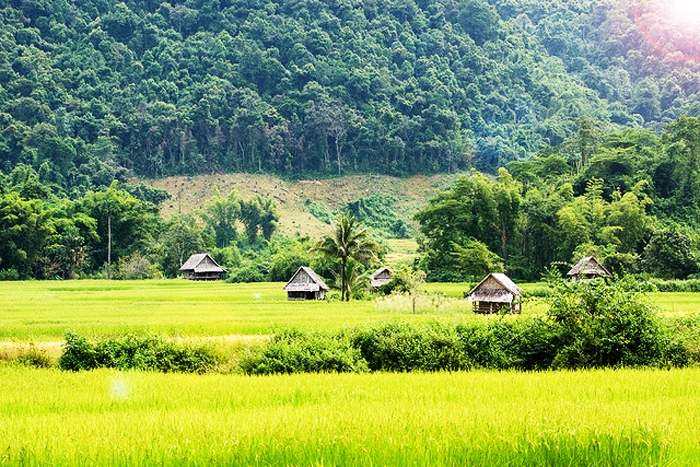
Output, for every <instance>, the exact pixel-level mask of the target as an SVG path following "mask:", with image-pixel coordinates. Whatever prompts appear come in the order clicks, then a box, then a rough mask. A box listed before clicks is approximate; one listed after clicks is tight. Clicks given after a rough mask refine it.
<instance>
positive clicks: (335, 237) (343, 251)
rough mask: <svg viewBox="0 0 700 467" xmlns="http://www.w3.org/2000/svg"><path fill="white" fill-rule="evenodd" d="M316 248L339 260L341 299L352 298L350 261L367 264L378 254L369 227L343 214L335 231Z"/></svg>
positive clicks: (337, 222)
mask: <svg viewBox="0 0 700 467" xmlns="http://www.w3.org/2000/svg"><path fill="white" fill-rule="evenodd" d="M316 249H317V250H318V251H319V252H321V254H323V255H324V256H326V257H327V258H330V259H333V260H335V261H337V262H338V269H339V270H338V271H337V275H338V277H339V278H340V300H341V301H349V300H350V293H349V292H350V291H349V285H350V280H349V279H350V272H351V271H350V267H349V266H350V264H349V263H350V262H351V261H353V260H354V261H357V262H358V263H362V264H367V263H368V262H369V261H370V260H371V259H373V258H375V257H376V255H377V249H378V247H377V244H376V243H375V242H374V241H372V239H371V238H370V236H369V233H368V232H367V229H366V228H364V227H363V226H362V224H360V223H359V222H358V220H357V219H355V217H353V216H351V215H349V214H343V215H342V216H341V217H340V218H339V219H338V220H336V223H335V232H334V233H333V234H332V235H327V236H326V237H324V238H323V239H321V241H320V243H319V244H318V246H317V247H316Z"/></svg>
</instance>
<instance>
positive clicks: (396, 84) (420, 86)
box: [0, 0, 700, 189]
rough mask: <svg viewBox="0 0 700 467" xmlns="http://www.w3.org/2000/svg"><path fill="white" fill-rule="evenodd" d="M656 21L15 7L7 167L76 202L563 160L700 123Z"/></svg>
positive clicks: (51, 2)
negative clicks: (217, 180)
mask: <svg viewBox="0 0 700 467" xmlns="http://www.w3.org/2000/svg"><path fill="white" fill-rule="evenodd" d="M656 3H658V2H654V1H651V2H642V1H640V2H632V3H630V2H611V1H609V0H581V1H578V2H570V1H564V0H552V1H548V2H539V1H534V0H508V1H495V0H494V1H492V2H487V1H486V0H434V1H427V0H419V1H413V0H366V1H362V2H356V1H352V0H350V1H329V2H322V1H317V0H277V1H272V0H185V1H175V0H172V1H169V2H161V1H138V2H137V1H134V0H129V1H126V2H104V1H101V0H85V1H81V2H66V1H65V0H31V1H29V0H9V1H7V2H3V3H2V4H1V5H3V6H0V21H1V23H2V29H1V31H0V169H2V170H5V171H9V170H11V169H12V168H13V167H15V166H16V165H17V164H20V163H25V164H30V165H33V166H34V167H35V168H37V169H39V171H40V173H41V175H42V178H44V179H45V180H46V181H52V182H55V183H57V184H60V185H62V186H64V187H68V188H77V189H80V188H84V187H86V186H91V185H92V186H94V185H104V184H106V183H108V182H109V181H110V180H112V179H113V178H115V177H116V178H123V177H125V176H127V175H128V174H129V173H131V174H136V175H142V176H149V177H160V176H166V175H173V174H194V173H211V172H216V171H261V172H272V173H282V174H285V175H289V174H297V175H298V174H314V173H316V174H318V173H325V174H331V173H347V172H366V171H371V172H381V173H388V174H406V173H434V172H442V171H455V170H459V169H460V168H462V167H465V166H468V165H470V164H474V165H476V166H477V167H479V168H483V169H491V168H494V167H496V166H497V165H499V164H502V163H503V162H505V161H508V160H511V159H515V158H521V157H526V156H527V155H529V154H532V153H533V152H536V151H539V150H541V149H543V148H545V147H547V146H549V145H555V146H556V145H559V144H561V143H562V142H564V141H565V140H566V139H567V138H568V137H569V136H570V135H572V133H574V132H575V131H576V129H577V122H578V120H579V119H580V118H581V117H587V118H589V119H591V120H593V121H597V122H600V124H601V125H606V124H622V125H641V124H645V125H651V126H658V125H660V124H662V123H663V122H665V121H667V120H668V119H670V118H672V117H674V116H677V115H679V114H682V113H698V104H697V102H698V93H699V92H700V90H699V89H698V88H699V87H700V84H699V83H700V78H699V77H700V73H699V71H698V65H697V61H695V59H696V58H698V57H697V56H696V55H698V54H697V50H696V47H695V46H693V45H692V44H694V43H697V42H692V40H691V41H690V45H689V44H688V37H689V36H688V35H687V34H692V31H690V32H688V33H687V34H686V35H685V36H683V37H684V38H685V40H675V41H674V40H670V39H669V37H670V36H669V37H666V35H668V34H670V33H669V32H668V31H669V30H670V29H672V30H673V31H674V32H675V33H678V31H676V29H677V28H675V29H674V28H673V25H672V24H671V25H667V26H668V27H667V28H666V29H663V27H657V26H654V28H651V27H650V25H658V24H661V25H663V24H665V23H664V22H663V21H662V20H660V19H659V18H660V15H661V14H662V12H659V11H657V10H654V9H653V8H651V9H650V7H649V8H648V7H647V6H645V5H649V4H652V5H653V4H656ZM665 34H666V35H665ZM684 34H685V33H684ZM676 35H678V34H676ZM673 37H675V36H673ZM690 37H691V38H692V37H693V36H690ZM666 39H669V40H666ZM661 43H663V44H665V45H664V47H663V49H659V44H661Z"/></svg>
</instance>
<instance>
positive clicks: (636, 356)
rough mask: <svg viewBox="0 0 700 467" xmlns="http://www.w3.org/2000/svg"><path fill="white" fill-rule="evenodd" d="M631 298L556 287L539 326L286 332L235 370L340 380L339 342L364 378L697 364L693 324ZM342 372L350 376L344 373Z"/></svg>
mask: <svg viewBox="0 0 700 467" xmlns="http://www.w3.org/2000/svg"><path fill="white" fill-rule="evenodd" d="M639 289H640V287H639V284H637V283H634V282H632V281H629V282H625V281H623V282H611V283H605V282H603V281H600V280H594V281H587V282H585V281H584V282H577V283H573V282H563V281H559V282H555V283H553V284H552V290H551V291H550V292H549V294H548V296H547V300H548V302H549V304H550V309H549V311H548V316H547V317H546V318H539V317H534V318H518V319H513V318H507V317H501V318H498V319H494V320H488V321H478V322H477V321H475V322H470V323H466V324H460V325H457V326H452V325H445V324H439V323H429V324H423V325H416V324H407V323H392V324H385V325H381V326H376V327H368V328H361V329H356V330H354V331H352V332H350V333H347V332H344V333H340V334H338V335H326V336H320V335H318V334H313V335H311V334H304V333H301V332H287V333H284V334H281V335H280V336H278V337H276V338H274V339H273V340H272V341H271V343H269V344H264V345H263V346H262V347H261V348H259V349H257V350H256V352H255V354H254V357H253V358H252V360H251V361H248V362H246V363H245V364H244V366H243V368H244V369H245V371H247V372H250V373H256V374H258V373H277V372H289V373H291V372H305V371H310V372H316V371H328V367H327V366H326V365H329V366H330V368H331V369H332V371H340V370H338V363H337V361H338V356H337V351H336V350H337V346H338V345H340V344H339V342H340V343H342V345H343V347H342V348H343V349H344V352H346V353H347V354H351V355H356V356H355V357H354V359H353V360H352V361H353V365H354V364H357V365H359V367H360V368H362V369H365V368H368V369H369V370H371V371H400V372H405V371H459V370H469V369H474V368H483V369H497V370H507V369H517V370H545V369H556V368H569V369H577V368H602V367H624V366H635V367H636V366H685V365H688V364H689V363H691V362H696V361H697V358H698V342H699V338H698V336H700V332H699V331H698V329H700V326H697V322H696V321H697V319H694V318H693V319H688V320H682V321H674V322H671V324H670V325H666V324H664V322H662V321H661V320H660V319H659V318H658V317H657V316H656V313H655V311H654V310H653V308H651V307H650V306H649V305H648V304H647V303H646V302H645V301H644V300H643V298H642V296H641V295H640V292H638V290H639ZM348 336H350V338H349V340H347V339H348ZM352 350H355V351H357V352H358V353H357V354H353V353H352ZM323 355H328V358H329V361H328V362H326V364H324V363H323V362H322V361H320V360H322V359H323V358H324V357H323ZM263 356H264V358H263ZM359 358H361V359H362V360H361V362H360V363H357V362H358V359H359ZM251 368H252V369H251ZM342 368H343V370H342V371H356V370H353V369H352V367H351V365H347V366H344V367H342Z"/></svg>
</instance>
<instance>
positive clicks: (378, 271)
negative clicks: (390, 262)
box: [369, 267, 391, 279]
mask: <svg viewBox="0 0 700 467" xmlns="http://www.w3.org/2000/svg"><path fill="white" fill-rule="evenodd" d="M384 271H386V272H388V273H389V274H391V269H389V268H387V267H381V268H379V269H377V270H376V271H374V272H373V273H372V275H371V276H369V277H370V279H374V278H376V277H377V276H378V275H379V274H381V273H383V272H384Z"/></svg>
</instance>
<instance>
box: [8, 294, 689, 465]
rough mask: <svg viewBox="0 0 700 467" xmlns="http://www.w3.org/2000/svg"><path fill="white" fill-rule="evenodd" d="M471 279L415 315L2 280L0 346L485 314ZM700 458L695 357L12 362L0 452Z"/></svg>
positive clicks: (482, 461)
mask: <svg viewBox="0 0 700 467" xmlns="http://www.w3.org/2000/svg"><path fill="white" fill-rule="evenodd" d="M537 287H541V285H539V284H526V285H525V286H524V288H526V289H528V290H534V289H535V288H537ZM466 288H467V285H466V284H428V285H426V289H427V290H428V291H429V292H431V293H434V294H440V295H441V296H442V297H443V298H440V299H439V300H436V301H434V302H429V305H430V304H431V303H438V305H436V308H435V309H434V310H432V311H431V310H430V309H429V308H430V306H429V305H426V306H427V311H426V306H423V307H422V310H423V311H422V312H421V313H418V314H412V313H410V311H409V310H408V308H407V309H406V310H405V311H402V309H401V306H400V305H401V304H400V303H399V302H392V303H388V304H387V303H379V304H378V303H375V302H372V301H362V302H351V303H348V304H343V303H338V302H288V301H287V300H286V297H285V295H284V292H283V291H282V284H237V285H232V284H224V283H192V282H186V281H179V280H164V281H140V282H137V281H134V282H129V281H125V282H109V281H68V282H4V283H0V351H2V348H1V345H2V344H3V343H4V345H5V346H6V347H7V346H8V345H9V346H12V345H16V344H26V343H27V342H31V341H34V342H39V343H42V344H43V345H45V346H46V345H48V346H49V347H51V346H53V347H55V348H54V351H55V352H57V351H60V347H59V345H60V340H61V338H62V336H63V333H64V332H65V331H66V330H67V329H72V330H75V331H78V332H80V333H83V334H86V335H89V336H97V335H109V334H119V333H122V332H154V333H158V334H165V335H169V336H182V337H183V338H186V339H199V338H202V339H213V338H231V339H232V340H236V342H240V341H245V340H246V339H258V338H263V337H264V336H265V335H268V334H270V333H272V332H274V331H275V330H277V329H280V328H287V327H294V328H299V329H305V330H327V331H334V330H339V329H342V328H345V327H350V326H362V325H366V324H373V323H375V324H376V323H380V322H387V321H396V320H400V321H433V320H438V321H449V322H461V321H464V320H473V319H491V318H487V317H481V316H475V315H473V314H472V313H471V312H469V311H468V307H465V305H464V302H463V300H462V299H461V297H462V296H463V293H464V291H465V290H466ZM651 300H652V301H653V302H654V303H655V304H656V305H657V306H658V308H659V310H660V311H661V313H662V314H664V315H667V316H682V315H685V314H688V313H693V312H697V311H700V294H692V293H658V294H653V295H651ZM543 306H544V305H543V303H542V302H540V301H537V300H535V301H528V302H526V304H525V309H524V313H525V314H537V313H541V312H542V311H543V309H544V308H543ZM514 319H517V318H514ZM698 462H700V369H698V368H691V369H683V370H671V371H666V370H653V369H639V370H605V371H602V370H601V371H579V372H544V373H517V372H482V371H476V372H469V373H433V374H416V373H412V374H382V373H374V374H342V375H341V374H321V375H318V374H305V375H293V376H281V375H280V376H267V377H250V376H242V375H223V374H211V375H186V374H156V373H139V372H117V371H107V370H100V371H93V372H83V373H70V372H61V371H59V370H57V369H30V368H25V367H21V366H17V365H14V364H9V363H0V465H154V464H155V465H392V466H400V465H489V466H490V465H533V466H534V465H537V466H539V465H586V466H587V465H625V466H627V465H669V466H671V465H672V466H685V465H688V466H691V465H698Z"/></svg>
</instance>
